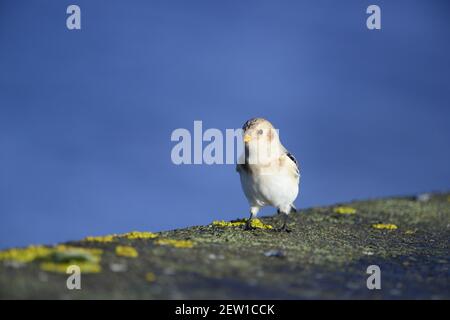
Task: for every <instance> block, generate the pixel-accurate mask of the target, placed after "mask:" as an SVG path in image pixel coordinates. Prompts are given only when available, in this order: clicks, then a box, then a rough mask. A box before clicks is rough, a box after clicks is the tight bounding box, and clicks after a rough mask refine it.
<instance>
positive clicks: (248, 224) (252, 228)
mask: <svg viewBox="0 0 450 320" xmlns="http://www.w3.org/2000/svg"><path fill="white" fill-rule="evenodd" d="M254 229H255V227H253V226H252V221H251V220H250V219H248V220H247V222H246V223H245V226H244V230H254Z"/></svg>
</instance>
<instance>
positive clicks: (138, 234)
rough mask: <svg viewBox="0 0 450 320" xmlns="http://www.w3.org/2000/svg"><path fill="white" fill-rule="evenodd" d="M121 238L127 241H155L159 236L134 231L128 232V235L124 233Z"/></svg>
mask: <svg viewBox="0 0 450 320" xmlns="http://www.w3.org/2000/svg"><path fill="white" fill-rule="evenodd" d="M120 237H121V238H126V239H131V240H133V239H153V238H156V237H158V235H157V234H156V233H152V232H140V231H132V232H128V233H124V234H121V235H120Z"/></svg>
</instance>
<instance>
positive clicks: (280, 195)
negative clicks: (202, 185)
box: [236, 118, 300, 231]
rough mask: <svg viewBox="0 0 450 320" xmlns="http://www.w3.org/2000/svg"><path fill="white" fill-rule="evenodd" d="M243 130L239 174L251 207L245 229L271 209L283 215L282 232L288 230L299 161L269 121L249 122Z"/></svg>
mask: <svg viewBox="0 0 450 320" xmlns="http://www.w3.org/2000/svg"><path fill="white" fill-rule="evenodd" d="M242 129H243V130H244V132H243V136H244V146H245V148H244V152H243V154H242V156H241V158H240V159H239V162H238V165H237V166H236V171H237V172H239V175H240V178H241V185H242V189H243V191H244V193H245V196H246V197H247V200H248V202H249V205H250V218H249V219H248V220H247V224H246V229H251V220H252V219H254V218H255V217H256V215H257V214H258V211H259V210H260V209H261V208H262V207H264V206H272V207H275V208H277V211H278V213H279V214H283V226H282V227H281V229H280V230H282V231H289V230H288V229H287V225H286V223H287V219H288V215H289V213H291V212H295V211H296V209H295V207H294V204H293V202H294V200H295V199H296V198H297V195H298V186H299V182H300V172H299V169H298V164H297V161H296V160H295V158H294V156H293V155H292V154H291V153H289V152H288V151H287V150H286V148H284V147H283V145H282V144H281V142H280V138H279V136H278V132H277V130H276V129H275V128H274V127H273V125H272V124H271V123H270V122H269V121H267V120H265V119H262V118H255V119H250V120H248V121H247V122H246V123H245V124H244V126H243V128H242Z"/></svg>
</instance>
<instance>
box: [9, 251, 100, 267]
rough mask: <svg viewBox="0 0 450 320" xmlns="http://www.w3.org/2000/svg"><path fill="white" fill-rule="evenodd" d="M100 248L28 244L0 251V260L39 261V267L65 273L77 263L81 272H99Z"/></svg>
mask: <svg viewBox="0 0 450 320" xmlns="http://www.w3.org/2000/svg"><path fill="white" fill-rule="evenodd" d="M101 254H102V250H100V249H91V248H82V247H73V246H66V245H57V246H55V247H44V246H29V247H27V248H22V249H9V250H6V251H2V252H0V260H7V261H14V262H20V263H30V262H33V261H41V264H40V268H41V269H42V270H44V271H49V272H61V273H65V272H66V270H67V267H69V266H71V265H77V266H79V267H80V269H81V271H82V272H85V273H94V272H100V271H101V267H100V260H101Z"/></svg>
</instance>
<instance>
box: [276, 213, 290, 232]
mask: <svg viewBox="0 0 450 320" xmlns="http://www.w3.org/2000/svg"><path fill="white" fill-rule="evenodd" d="M282 214H283V225H282V226H281V228H279V229H278V231H284V232H291V230H290V229H288V227H287V222H288V219H289V215H288V214H287V213H285V212H282Z"/></svg>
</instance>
